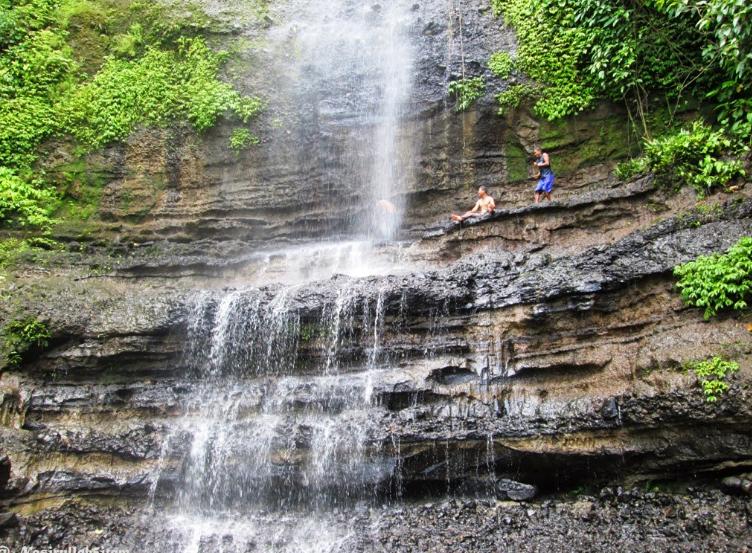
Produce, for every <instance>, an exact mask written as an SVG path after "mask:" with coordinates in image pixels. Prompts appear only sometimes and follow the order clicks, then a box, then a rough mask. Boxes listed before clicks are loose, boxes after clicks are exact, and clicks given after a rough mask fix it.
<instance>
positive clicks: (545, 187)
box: [533, 148, 555, 204]
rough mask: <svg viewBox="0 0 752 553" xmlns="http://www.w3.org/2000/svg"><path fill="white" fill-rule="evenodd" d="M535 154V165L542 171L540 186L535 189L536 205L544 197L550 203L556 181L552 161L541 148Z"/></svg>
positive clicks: (536, 149)
mask: <svg viewBox="0 0 752 553" xmlns="http://www.w3.org/2000/svg"><path fill="white" fill-rule="evenodd" d="M533 154H534V155H535V161H534V162H533V165H535V166H536V167H537V168H538V171H540V180H539V181H538V186H536V187H535V203H536V204H537V203H539V202H540V201H541V198H544V197H545V198H546V199H547V200H548V201H549V202H550V201H551V190H553V188H554V180H555V177H554V172H553V171H552V170H551V159H550V158H549V157H548V154H546V153H544V152H543V150H541V149H540V148H535V150H534V151H533Z"/></svg>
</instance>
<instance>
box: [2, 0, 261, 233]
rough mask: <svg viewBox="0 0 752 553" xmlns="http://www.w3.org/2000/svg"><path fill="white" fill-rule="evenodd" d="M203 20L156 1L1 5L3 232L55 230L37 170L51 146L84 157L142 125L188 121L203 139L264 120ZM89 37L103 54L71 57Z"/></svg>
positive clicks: (52, 205) (44, 0)
mask: <svg viewBox="0 0 752 553" xmlns="http://www.w3.org/2000/svg"><path fill="white" fill-rule="evenodd" d="M205 19H206V17H205V16H198V15H195V14H194V13H191V14H189V17H187V18H186V17H184V16H181V15H173V14H171V13H169V12H168V11H167V8H165V6H163V5H160V4H156V3H152V2H132V3H129V4H127V7H126V8H123V7H122V6H121V5H120V4H118V3H117V2H116V1H114V0H20V1H16V2H12V1H11V0H0V225H5V226H8V225H12V226H17V227H41V228H44V227H46V226H48V225H49V224H50V223H51V222H52V221H51V216H52V214H53V212H54V211H55V209H56V207H57V200H58V197H59V194H58V193H57V191H56V190H54V188H53V187H51V186H50V185H49V184H47V183H46V182H45V179H44V174H42V173H41V172H39V170H38V169H37V167H36V161H37V158H38V156H39V148H40V146H41V145H42V143H43V142H44V141H46V140H47V139H49V138H54V137H61V138H63V137H72V138H74V139H75V141H76V142H77V143H78V144H79V145H80V146H81V147H82V149H83V150H84V151H85V150H91V149H96V148H100V147H102V146H105V145H107V144H108V143H111V142H113V141H119V140H123V139H125V138H127V136H128V135H129V134H130V133H132V132H133V131H134V130H135V129H136V128H137V127H138V126H140V125H166V124H168V123H170V122H172V121H176V120H187V121H189V122H190V123H191V124H192V125H193V127H194V128H195V129H196V130H197V131H198V132H201V131H204V130H206V129H208V128H210V127H211V126H213V125H214V124H215V123H216V122H217V120H218V119H219V118H220V117H221V116H224V115H227V116H229V117H232V118H234V119H237V120H239V121H242V122H243V123H248V122H249V121H250V119H252V118H253V117H254V116H255V115H257V114H258V113H259V112H260V111H261V109H262V104H261V101H260V100H259V99H258V98H255V97H252V96H243V95H241V94H240V93H239V92H238V91H237V90H235V89H234V88H233V87H232V86H231V85H230V84H229V83H226V82H224V81H222V80H220V79H219V75H220V71H221V68H222V65H223V63H224V61H225V60H226V58H227V55H226V54H225V53H221V52H219V53H218V52H214V51H213V50H211V49H210V48H209V47H208V46H207V44H206V42H205V41H204V39H203V38H202V37H201V36H198V35H199V34H200V33H199V31H200V30H201V29H203V28H204V27H205V26H206V24H207V23H206V21H205ZM121 29H126V31H125V32H122V31H121V32H117V31H120V30H121ZM108 30H110V31H113V32H112V34H113V35H114V37H113V38H112V40H109V39H108V38H107V33H106V32H104V31H108ZM87 33H89V35H91V36H93V37H94V39H91V37H89V38H90V39H91V40H90V41H89V42H92V41H93V42H94V43H96V44H97V47H93V46H91V45H89V48H88V49H84V48H73V47H72V44H76V41H77V40H79V39H80V40H83V39H81V36H84V37H87V36H89V35H87ZM79 35H81V36H79ZM86 44H89V43H88V42H87V43H86ZM98 48H99V50H101V54H102V55H101V56H100V57H99V58H97V56H96V55H94V54H91V52H89V51H93V52H95V53H96V52H99V50H98ZM85 51H86V52H85ZM87 52H88V54H87ZM87 56H88V57H87Z"/></svg>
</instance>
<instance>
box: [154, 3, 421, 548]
mask: <svg viewBox="0 0 752 553" xmlns="http://www.w3.org/2000/svg"><path fill="white" fill-rule="evenodd" d="M290 9H291V10H292V13H287V14H286V17H285V21H287V22H288V23H287V24H285V25H283V26H280V27H279V28H276V29H272V31H270V37H269V39H270V43H271V44H272V45H275V44H276V45H277V47H279V48H292V50H294V51H295V52H296V54H295V55H294V56H292V57H291V60H290V61H289V63H290V64H291V66H290V71H291V72H292V73H293V74H295V76H296V79H295V82H296V84H298V85H299V86H301V87H307V90H306V94H308V95H309V96H313V97H315V98H317V101H316V109H317V112H318V117H317V121H318V123H317V124H318V127H319V133H320V135H321V140H322V141H323V142H326V141H328V140H329V141H331V140H332V137H334V136H337V137H338V139H341V138H342V135H343V134H344V135H345V136H346V137H347V143H348V148H347V150H346V151H344V152H339V154H338V156H337V159H336V160H335V164H336V167H335V168H334V169H335V170H332V168H331V167H328V168H327V171H322V174H326V175H328V178H330V179H331V182H330V183H329V185H330V187H331V189H332V190H334V191H340V193H341V195H342V197H341V201H339V202H338V203H337V205H336V206H333V208H334V209H343V210H346V211H347V213H348V215H349V217H350V219H351V221H352V225H351V229H352V232H351V234H352V236H350V237H346V239H345V240H342V237H339V238H338V239H339V240H341V241H340V243H337V242H336V241H333V240H331V241H329V242H328V243H326V244H324V245H316V244H303V245H301V246H299V247H297V248H293V249H289V250H287V251H286V252H281V253H279V252H267V253H259V254H258V255H257V257H258V259H252V260H251V261H252V263H251V264H250V265H249V267H251V268H250V269H247V270H246V273H245V276H246V281H245V284H244V285H242V286H239V287H237V289H234V290H230V291H226V292H211V291H200V292H197V293H196V295H195V298H194V302H193V304H192V306H191V308H190V309H189V312H188V314H187V338H186V341H187V342H186V348H185V351H186V359H185V362H186V365H187V366H188V367H189V368H190V371H191V373H192V376H193V378H194V379H195V382H196V389H195V390H194V392H193V393H192V394H191V395H190V398H189V399H188V400H187V401H186V402H185V406H184V409H185V414H184V416H183V418H182V420H181V422H180V424H179V425H178V428H176V429H175V430H174V431H173V433H172V435H171V439H170V440H168V445H167V446H166V447H165V448H163V452H162V458H161V460H160V463H159V466H160V467H163V468H165V470H167V469H166V467H169V466H170V464H171V463H170V460H171V459H173V460H174V461H175V462H176V463H177V464H178V468H177V471H178V475H177V481H178V483H177V486H176V492H175V499H174V501H173V503H172V504H170V505H168V507H169V512H170V515H169V517H168V518H169V521H168V526H169V530H170V531H171V532H173V533H174V534H175V536H176V537H175V549H176V550H188V551H196V552H199V551H210V550H217V548H218V545H221V547H220V549H221V550H223V551H244V550H246V548H248V547H250V546H252V547H255V548H256V549H257V550H260V551H269V552H276V551H279V552H293V551H294V552H298V551H311V552H314V551H315V552H326V551H334V550H335V549H336V547H338V546H339V544H341V540H342V539H343V538H344V536H346V534H347V525H346V524H345V525H343V524H335V523H333V522H332V520H333V516H334V513H336V512H337V509H338V508H340V507H342V506H353V505H356V504H366V505H368V504H371V505H372V504H373V503H374V501H375V500H376V499H377V498H380V497H384V496H385V495H386V494H388V493H390V492H389V490H392V489H394V483H395V481H396V482H397V483H398V484H399V477H400V476H399V473H400V470H399V468H400V467H399V463H400V461H399V460H398V459H395V457H394V456H393V455H389V454H387V453H386V451H385V448H384V445H385V438H384V437H383V436H378V435H377V430H378V423H379V419H380V417H381V416H382V415H383V411H382V409H383V408H382V407H380V406H378V405H377V404H376V403H375V402H373V401H372V397H373V395H374V390H373V379H372V375H373V373H374V371H378V370H381V369H380V366H381V365H382V364H383V362H384V354H383V339H384V333H385V332H386V331H387V329H388V326H389V324H390V321H389V320H388V318H387V317H386V308H387V303H388V300H389V298H388V290H387V289H379V290H371V289H368V287H367V285H363V286H362V287H358V286H354V285H353V284H352V281H351V280H349V279H331V280H329V281H328V284H327V286H329V287H330V288H333V289H334V291H335V294H334V295H333V296H332V299H331V300H330V301H329V302H328V303H326V304H325V305H324V306H323V308H320V309H319V311H318V312H316V313H313V314H312V313H310V311H306V310H305V309H302V308H301V305H300V302H301V301H302V300H301V298H300V297H299V296H298V295H299V292H300V290H301V288H300V284H301V283H304V282H306V281H308V282H310V281H311V280H323V279H329V278H330V276H331V275H332V274H333V273H335V272H344V273H348V274H354V275H357V276H363V275H367V274H369V273H371V274H372V273H374V272H378V271H379V268H380V265H379V262H378V261H376V262H374V261H373V259H374V258H376V256H375V255H374V253H375V252H376V251H377V248H378V247H379V246H377V245H376V242H377V241H383V240H385V239H386V240H391V239H393V238H395V237H396V236H397V232H398V229H399V225H400V220H401V216H402V211H403V209H404V207H405V206H404V203H403V198H404V192H405V190H406V189H408V188H409V185H410V182H409V181H410V179H411V171H410V168H409V163H408V160H409V159H410V157H411V145H410V141H409V139H407V138H406V137H405V136H402V127H403V119H404V116H405V112H406V107H407V102H408V100H409V98H410V95H411V79H412V52H411V45H410V40H409V36H408V35H409V30H410V25H411V21H412V18H414V17H415V14H414V13H412V12H411V9H412V8H411V4H410V3H407V2H404V1H402V0H398V1H396V2H390V3H387V5H385V6H381V5H372V6H371V5H364V4H362V3H360V2H355V1H350V0H334V1H332V0H327V1H324V0H308V1H307V2H295V3H293V4H291V7H290ZM288 57H289V56H288ZM327 163H329V162H327ZM356 237H357V240H353V238H356ZM382 259H383V258H382ZM270 285H272V286H271V287H270ZM403 299H404V298H403ZM181 438H182V439H181ZM186 442H187V443H186ZM181 443H182V445H183V449H182V450H181V449H180V445H181ZM387 447H392V448H393V447H394V444H393V443H392V444H391V446H389V445H388V444H387ZM397 449H399V446H397ZM157 487H158V486H157V483H156V482H155V484H154V485H153V486H152V495H153V496H156V495H157V494H156V491H157Z"/></svg>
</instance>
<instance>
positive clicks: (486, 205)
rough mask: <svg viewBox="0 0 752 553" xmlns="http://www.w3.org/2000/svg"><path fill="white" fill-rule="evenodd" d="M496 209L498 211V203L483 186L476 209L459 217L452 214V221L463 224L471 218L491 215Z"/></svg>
mask: <svg viewBox="0 0 752 553" xmlns="http://www.w3.org/2000/svg"><path fill="white" fill-rule="evenodd" d="M494 209H496V202H494V199H493V198H492V197H491V196H490V195H489V194H488V192H487V191H486V187H485V186H481V187H480V188H478V201H477V202H475V207H473V208H472V209H471V210H470V211H468V212H467V213H465V214H464V215H457V214H456V213H452V221H456V222H458V223H461V222H462V221H464V220H465V219H469V218H470V217H480V216H481V215H490V214H491V213H493V212H494Z"/></svg>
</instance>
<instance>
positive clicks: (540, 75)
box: [488, 0, 752, 195]
mask: <svg viewBox="0 0 752 553" xmlns="http://www.w3.org/2000/svg"><path fill="white" fill-rule="evenodd" d="M491 5H492V8H493V10H494V12H495V13H496V15H498V16H501V17H502V18H503V20H504V23H505V24H506V25H509V26H511V27H512V28H514V29H515V31H516V33H517V38H518V50H517V53H516V56H515V57H514V58H511V57H509V56H508V55H502V54H501V53H495V54H493V55H492V56H491V59H490V60H489V63H488V65H489V68H490V69H491V71H492V72H493V73H494V74H495V75H497V76H499V77H500V78H503V79H506V78H508V77H509V75H510V74H511V73H512V72H513V71H517V72H519V73H521V74H523V75H524V76H525V77H526V80H524V81H523V82H521V83H515V84H512V85H511V86H510V87H509V88H507V89H506V90H504V91H503V92H502V93H500V94H498V95H497V100H498V102H499V106H500V107H499V112H500V113H501V114H504V113H505V112H506V111H507V110H509V109H512V108H516V107H517V106H519V105H520V103H522V102H527V103H529V104H530V105H531V107H532V109H533V111H534V112H535V113H536V114H537V115H538V116H539V117H542V118H544V119H548V120H555V119H559V118H562V117H565V116H569V115H574V114H577V113H579V112H581V111H583V110H585V109H588V108H590V107H592V106H593V105H594V104H595V103H596V102H598V101H601V100H610V101H615V102H621V103H623V104H624V105H625V106H626V108H627V110H628V114H629V118H630V120H631V122H632V128H633V129H634V130H635V131H636V132H637V133H638V134H639V135H640V136H642V137H644V139H645V143H644V150H645V154H646V158H644V159H642V158H640V159H638V160H636V161H632V162H629V163H627V164H625V165H623V166H622V167H620V169H619V170H618V171H617V175H619V176H620V177H622V178H628V177H630V176H632V175H634V174H637V173H639V172H643V171H656V172H658V173H660V174H661V177H662V178H663V179H664V180H666V181H668V182H670V183H672V184H678V183H686V184H689V185H691V186H693V187H694V188H695V190H697V191H698V193H699V194H700V195H703V194H705V193H707V192H709V191H711V190H713V189H715V188H720V187H723V186H725V185H726V184H727V183H728V182H729V181H730V180H731V179H733V178H735V177H737V176H741V175H743V171H742V165H741V163H740V162H739V161H736V160H730V159H728V158H729V157H731V156H739V155H740V154H741V153H742V152H743V151H744V147H743V146H744V145H747V146H748V145H750V143H752V142H751V141H752V78H750V77H752V7H750V6H749V3H748V2H746V1H745V0H700V1H690V0H637V1H635V2H622V1H620V0H491ZM697 100H700V101H702V102H706V103H710V104H711V105H712V106H713V107H714V115H715V117H714V118H713V120H712V121H711V123H713V124H715V125H717V126H718V127H719V130H714V129H713V128H711V127H710V126H708V125H705V124H699V123H698V124H695V125H693V126H691V127H689V128H685V129H676V127H677V124H676V121H675V115H676V113H677V112H679V111H682V110H684V111H686V110H687V109H688V108H691V107H692V106H695V105H696V102H697ZM658 113H662V114H664V115H662V116H661V117H659V118H656V114H658ZM658 119H660V121H658ZM658 123H660V124H658ZM656 129H658V130H659V131H660V132H662V133H665V132H666V131H667V130H671V131H672V132H673V133H674V136H671V135H668V134H666V135H664V136H661V137H660V138H657V139H653V136H652V134H653V132H654V131H655V130H656ZM703 142H707V144H704V145H703V144H702V143H703ZM674 162H675V163H676V164H675V165H674ZM674 169H675V170H674Z"/></svg>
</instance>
